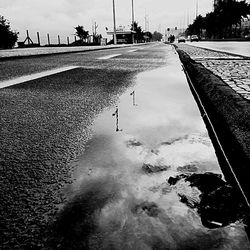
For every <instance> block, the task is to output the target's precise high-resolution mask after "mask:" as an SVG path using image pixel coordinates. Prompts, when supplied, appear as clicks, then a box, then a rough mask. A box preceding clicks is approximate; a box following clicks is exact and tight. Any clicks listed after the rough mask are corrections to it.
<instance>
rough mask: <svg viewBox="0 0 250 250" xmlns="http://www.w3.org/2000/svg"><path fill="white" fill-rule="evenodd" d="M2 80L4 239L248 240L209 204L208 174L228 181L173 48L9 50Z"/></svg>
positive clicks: (11, 242) (75, 242)
mask: <svg viewBox="0 0 250 250" xmlns="http://www.w3.org/2000/svg"><path fill="white" fill-rule="evenodd" d="M55 70H56V71H55ZM55 72H57V73H56V74H55ZM0 80H1V83H0V85H2V86H9V87H5V88H2V89H1V90H0V105H1V137H0V147H1V153H0V162H1V175H0V176H1V182H0V185H1V186H0V188H1V190H2V192H1V197H0V198H1V199H0V200H1V201H2V202H1V216H2V218H1V221H2V222H3V224H2V225H1V226H2V227H3V229H4V230H1V232H3V235H1V240H2V242H1V244H2V246H3V249H11V248H16V249H30V248H32V247H33V248H35V249H39V248H40V249H165V248H171V249H187V248H189V249H200V247H201V242H202V247H203V249H213V248H215V247H216V248H217V249H225V248H227V249H228V248H231V249H237V248H239V249H248V248H249V242H248V240H247V237H246V233H245V231H244V226H243V224H242V223H240V222H237V221H236V220H238V219H239V218H238V217H237V216H235V214H234V218H233V219H232V218H231V217H230V216H231V210H230V209H229V210H227V213H226V216H224V215H223V213H224V210H223V211H222V210H221V209H219V210H218V212H217V215H214V214H210V213H209V211H205V212H206V213H203V212H202V205H199V204H201V203H202V202H203V203H204V202H205V204H206V206H205V207H209V206H210V205H211V204H207V203H206V202H207V201H204V199H203V201H202V199H201V197H200V196H199V195H200V194H201V193H203V192H204V190H203V189H206V188H200V186H199V188H200V189H198V186H197V184H195V183H197V181H198V180H199V181H201V182H203V185H204V184H205V185H208V186H209V187H210V189H211V190H213V189H214V188H215V187H214V186H213V184H214V183H216V185H217V184H218V185H222V186H223V185H224V183H225V182H224V180H223V179H221V178H223V174H222V173H221V170H220V167H219V165H218V161H217V158H216V156H215V152H214V148H213V145H212V143H211V141H210V139H209V137H208V133H207V131H206V128H205V125H204V124H203V121H202V118H201V116H200V113H199V110H198V108H197V106H196V103H195V101H194V99H193V97H192V95H191V92H190V90H189V87H188V84H187V81H186V78H185V75H184V72H183V71H182V68H181V66H180V62H179V59H178V56H177V54H176V53H175V51H174V50H173V48H172V47H171V46H168V45H164V44H153V45H145V46H141V47H140V48H133V49H132V48H119V49H114V50H112V51H96V52H84V53H75V54H64V55H53V56H47V57H37V58H26V59H17V60H9V61H8V60H7V61H4V62H1V64H0ZM16 83H19V84H16ZM206 172H211V173H213V174H205V173H206ZM190 175H191V176H192V178H194V179H196V181H194V182H193V186H192V185H190V183H192V180H191V179H190V178H189V177H190ZM188 178H189V179H188ZM203 179H204V180H203ZM186 180H189V181H186ZM202 180H203V181H202ZM211 183H213V184H211ZM200 185H201V186H202V184H200ZM229 189H230V188H229ZM230 190H231V189H230ZM206 192H208V191H206ZM205 194H206V193H205ZM209 194H210V193H209ZM203 195H204V193H203ZM233 198H234V201H235V200H237V197H233ZM213 202H215V200H214V201H213ZM216 202H218V200H216ZM239 202H240V201H239ZM236 204H237V208H233V212H234V213H235V209H237V210H239V209H238V207H239V206H238V205H239V204H238V203H237V202H236ZM217 205H218V206H219V207H222V208H223V206H224V205H225V204H223V201H222V202H221V201H219V204H217ZM198 207H200V210H201V211H200V210H199V209H197V208H198ZM224 209H225V207H224ZM207 214H209V215H207ZM218 214H219V216H218ZM228 217H229V218H228ZM232 220H234V221H233V222H235V223H234V224H232V225H231V224H230V223H231V222H232ZM229 222H230V223H229ZM208 228H214V229H213V230H210V229H208ZM190 232H192V233H190Z"/></svg>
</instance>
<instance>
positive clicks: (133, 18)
mask: <svg viewBox="0 0 250 250" xmlns="http://www.w3.org/2000/svg"><path fill="white" fill-rule="evenodd" d="M134 22H135V16H134V0H132V43H134V28H135V27H134Z"/></svg>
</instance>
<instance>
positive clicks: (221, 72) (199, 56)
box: [177, 44, 250, 100]
mask: <svg viewBox="0 0 250 250" xmlns="http://www.w3.org/2000/svg"><path fill="white" fill-rule="evenodd" d="M177 46H178V48H179V49H181V50H183V51H184V52H186V53H187V54H188V55H189V56H190V57H191V58H192V59H193V60H195V61H196V62H199V63H201V64H202V65H203V66H204V67H206V68H207V69H208V70H210V71H211V72H212V73H213V74H215V75H217V76H219V77H220V78H221V79H222V80H223V81H224V82H225V83H227V84H228V85H229V86H230V87H231V88H232V89H233V90H234V91H235V92H237V93H238V94H239V95H241V96H243V97H244V98H245V99H247V100H250V60H249V59H246V58H244V57H243V56H235V55H230V54H227V53H224V52H217V51H212V50H208V49H203V48H198V47H194V46H190V45H187V44H178V45H177Z"/></svg>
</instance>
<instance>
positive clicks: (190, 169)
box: [177, 164, 198, 172]
mask: <svg viewBox="0 0 250 250" xmlns="http://www.w3.org/2000/svg"><path fill="white" fill-rule="evenodd" d="M197 170H198V168H197V167H196V166H195V164H188V165H185V166H183V167H178V168H177V171H178V172H184V171H185V172H187V171H188V172H197Z"/></svg>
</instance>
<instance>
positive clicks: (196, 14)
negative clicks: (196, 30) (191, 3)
mask: <svg viewBox="0 0 250 250" xmlns="http://www.w3.org/2000/svg"><path fill="white" fill-rule="evenodd" d="M195 16H196V18H197V16H198V0H196V11H195Z"/></svg>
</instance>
